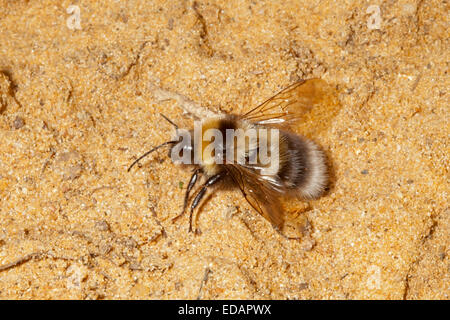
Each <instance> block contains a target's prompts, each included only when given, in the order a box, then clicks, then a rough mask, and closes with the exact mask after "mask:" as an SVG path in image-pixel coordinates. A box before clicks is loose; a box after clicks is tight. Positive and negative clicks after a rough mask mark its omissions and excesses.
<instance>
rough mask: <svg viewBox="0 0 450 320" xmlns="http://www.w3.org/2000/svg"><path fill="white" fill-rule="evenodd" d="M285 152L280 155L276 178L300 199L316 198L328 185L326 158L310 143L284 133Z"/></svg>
mask: <svg viewBox="0 0 450 320" xmlns="http://www.w3.org/2000/svg"><path fill="white" fill-rule="evenodd" d="M284 135H285V137H284V138H285V139H284V142H285V148H284V149H285V150H283V151H282V152H281V153H282V154H280V156H281V159H285V160H284V161H283V160H282V161H281V166H280V170H279V173H278V176H279V177H280V179H281V180H282V181H283V184H284V185H285V186H286V187H287V188H288V189H289V190H291V191H293V192H294V193H296V194H299V195H300V196H301V197H302V198H306V199H313V198H318V197H319V196H320V195H321V194H322V193H323V191H324V190H325V187H326V186H327V183H328V175H327V165H326V157H325V154H324V153H323V151H322V150H320V149H319V147H318V146H317V145H316V144H315V143H314V142H312V141H310V140H307V139H305V138H302V137H299V136H297V135H293V134H289V133H285V134H284Z"/></svg>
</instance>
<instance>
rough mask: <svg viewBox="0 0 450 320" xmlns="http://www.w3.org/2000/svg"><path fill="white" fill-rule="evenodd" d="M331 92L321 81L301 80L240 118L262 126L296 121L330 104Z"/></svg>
mask: <svg viewBox="0 0 450 320" xmlns="http://www.w3.org/2000/svg"><path fill="white" fill-rule="evenodd" d="M331 91H332V90H331V87H330V86H329V85H328V84H327V83H326V82H325V81H324V80H322V79H309V80H301V81H299V82H297V83H294V84H293V85H291V86H289V87H287V88H286V89H284V90H282V91H281V92H279V93H277V94H276V95H274V96H273V97H272V98H270V99H268V100H266V101H265V102H263V103H262V104H260V105H259V106H257V107H256V108H254V109H252V110H250V111H248V112H247V113H245V114H243V115H242V116H241V117H242V119H245V120H248V121H251V122H254V123H258V124H264V125H271V124H274V125H276V124H283V123H288V122H293V121H297V120H300V119H302V118H303V117H304V115H305V114H306V113H308V112H309V111H310V110H312V109H313V108H314V107H316V106H317V105H323V104H328V103H330V102H331V99H330V98H331V96H332V95H330V93H331Z"/></svg>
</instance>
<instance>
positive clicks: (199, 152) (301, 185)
mask: <svg viewBox="0 0 450 320" xmlns="http://www.w3.org/2000/svg"><path fill="white" fill-rule="evenodd" d="M335 103H336V102H335V100H333V94H332V90H331V89H330V87H329V86H328V85H327V83H326V82H325V81H323V80H321V79H309V80H301V81H299V82H296V83H294V84H293V85H291V86H289V87H287V88H286V89H284V90H282V91H281V92H279V93H277V94H276V95H274V96H273V97H271V98H270V99H268V100H266V101H265V102H263V103H261V104H260V105H258V106H257V107H255V108H253V109H251V110H249V111H247V112H245V113H244V114H222V115H217V116H216V117H211V118H206V119H203V120H202V121H201V124H200V127H201V132H202V133H201V135H202V134H203V136H201V140H200V143H196V140H195V139H196V132H194V131H195V130H194V129H191V130H189V131H187V130H184V131H183V132H184V134H182V130H181V129H180V128H179V127H178V126H177V125H176V124H175V123H174V122H172V121H171V120H170V119H168V118H167V117H165V116H164V115H162V116H163V117H164V119H165V120H167V121H168V122H169V123H171V124H172V125H173V126H174V127H175V129H176V131H177V133H176V135H175V137H174V139H172V140H170V141H167V142H164V143H163V144H161V145H159V146H157V147H154V148H153V149H151V150H150V151H147V152H146V153H144V154H143V155H142V156H141V157H139V158H138V159H137V160H135V161H134V162H133V163H132V164H131V166H130V167H129V168H128V171H130V170H131V168H132V167H133V166H134V165H135V164H136V163H138V162H139V161H140V160H141V159H142V158H144V157H146V156H148V155H149V154H151V153H152V152H154V151H156V150H158V149H159V148H162V147H164V146H170V154H172V155H173V154H174V153H178V154H181V155H183V156H187V159H188V160H189V161H190V162H189V163H190V164H192V165H193V168H194V170H193V174H192V176H191V178H190V181H189V183H188V184H187V189H186V192H185V195H184V202H183V207H182V210H181V213H180V214H179V215H177V216H176V217H174V218H173V221H175V220H177V219H178V218H180V217H181V216H183V215H184V213H185V212H186V211H187V208H188V207H189V212H190V215H189V232H192V231H193V222H192V221H193V218H192V217H193V214H194V210H195V209H196V208H197V207H198V206H199V204H200V203H201V201H202V199H204V196H205V194H206V193H207V191H208V190H209V189H212V188H214V187H215V186H216V185H218V184H219V182H221V181H229V182H230V183H231V185H232V186H234V187H236V188H238V189H239V190H240V191H241V193H242V195H243V197H244V198H245V199H246V200H247V202H248V203H249V204H250V205H251V206H252V207H253V208H254V209H255V210H256V211H257V212H258V213H259V214H261V215H262V216H263V217H264V218H265V219H267V220H268V221H269V222H270V223H271V224H272V226H273V228H274V229H275V230H276V231H277V232H279V233H280V234H281V235H283V236H284V237H287V238H289V239H298V237H288V236H286V235H285V233H284V232H283V230H284V227H285V224H286V221H287V214H286V212H285V208H284V206H283V202H285V200H284V199H287V201H289V200H293V199H300V200H310V199H317V198H318V197H320V196H321V195H323V193H324V191H325V189H326V188H327V185H328V182H329V181H328V180H329V174H328V165H327V158H326V156H325V153H324V152H323V151H322V149H321V148H320V147H319V146H318V145H317V144H316V143H315V142H313V141H312V140H310V139H309V138H306V137H304V136H302V135H299V134H296V133H295V132H294V130H293V129H294V128H295V126H296V125H298V123H299V122H302V120H303V121H305V118H307V115H308V114H311V112H312V111H313V110H314V109H315V108H317V106H322V107H323V106H324V107H325V108H327V107H328V106H327V104H328V105H330V107H331V104H335ZM317 125H318V126H320V123H318V124H317ZM210 130H215V132H218V133H220V134H221V135H222V137H225V139H222V140H220V139H217V137H216V136H214V139H205V136H204V133H206V132H208V131H210ZM186 131H187V133H188V135H187V136H188V138H187V141H186ZM229 132H232V133H233V134H234V135H232V136H230V135H229V134H228V133H229ZM236 132H238V133H236ZM246 132H254V133H255V134H254V135H253V136H252V137H250V138H249V137H245V136H244V135H245V133H246ZM267 132H268V133H267ZM264 133H266V134H264ZM273 133H276V134H273ZM243 136H244V137H243ZM241 138H244V139H241ZM252 138H253V139H252ZM182 140H184V142H183V143H182ZM208 141H211V143H209V144H208V143H207V142H208ZM208 146H209V147H212V148H210V149H211V150H212V152H207V149H208V148H209V147H208ZM261 146H263V147H264V146H266V148H265V156H264V157H263V156H262V155H261V150H262V149H263V148H261ZM172 160H173V158H172ZM263 160H264V161H263ZM275 162H276V165H274V163H275ZM202 175H204V176H205V177H206V181H205V182H204V183H203V185H201V186H200V187H199V188H198V191H197V192H196V193H195V194H194V195H193V196H192V197H191V192H192V190H193V188H194V186H195V185H196V184H197V182H198V181H199V178H200V176H202ZM190 199H192V201H191V203H190V205H189V200H190ZM195 232H196V233H198V229H196V230H195Z"/></svg>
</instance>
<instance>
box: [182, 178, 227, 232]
mask: <svg viewBox="0 0 450 320" xmlns="http://www.w3.org/2000/svg"><path fill="white" fill-rule="evenodd" d="M225 176H226V171H222V172H219V173H218V174H215V175H213V176H212V177H210V178H209V179H208V180H206V182H205V183H204V184H203V186H202V188H201V189H200V191H199V192H197V194H196V195H195V198H194V200H193V201H192V204H191V212H190V215H189V232H192V216H193V213H194V209H195V208H196V207H197V206H198V205H199V204H200V201H201V200H202V198H203V196H204V195H205V193H206V191H207V190H208V188H209V187H211V186H212V185H214V184H216V183H217V182H219V181H221V180H222V179H223V178H224V177H225ZM195 233H196V234H198V233H199V232H198V229H196V230H195Z"/></svg>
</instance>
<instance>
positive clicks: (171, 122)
mask: <svg viewBox="0 0 450 320" xmlns="http://www.w3.org/2000/svg"><path fill="white" fill-rule="evenodd" d="M160 115H161V117H163V118H164V119H166V120H167V122H169V123H170V124H171V125H173V126H174V127H175V129H177V131H178V126H177V125H176V124H175V123H174V122H173V121H172V120H170V119H169V118H167V117H166V116H165V115H163V114H162V113H160Z"/></svg>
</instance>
